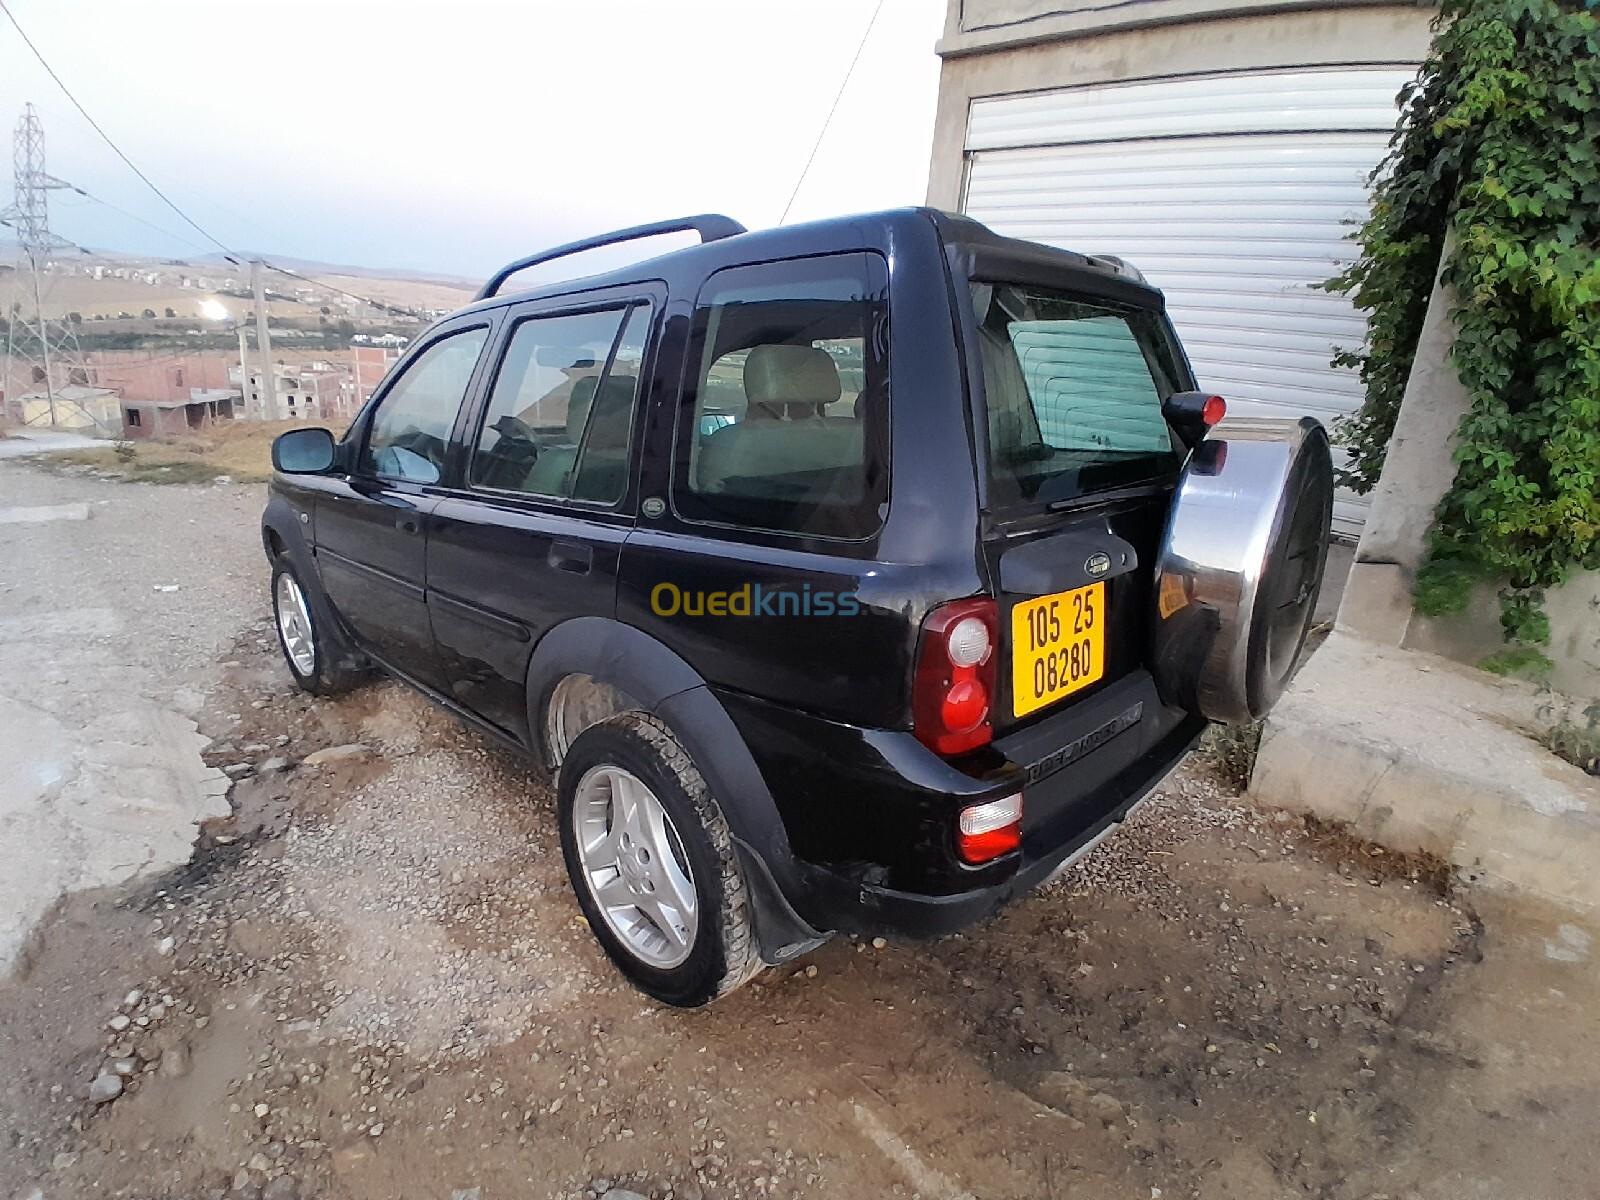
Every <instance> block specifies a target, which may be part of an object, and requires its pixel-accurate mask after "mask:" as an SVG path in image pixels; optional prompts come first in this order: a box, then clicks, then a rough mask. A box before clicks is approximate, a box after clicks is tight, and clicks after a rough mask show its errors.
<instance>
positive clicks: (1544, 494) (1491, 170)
mask: <svg viewBox="0 0 1600 1200" xmlns="http://www.w3.org/2000/svg"><path fill="white" fill-rule="evenodd" d="M1402 103H1403V105H1404V115H1403V117H1402V118H1401V121H1400V124H1399V127H1398V128H1397V130H1396V132H1395V137H1394V139H1393V141H1392V143H1391V148H1390V153H1389V155H1388V157H1387V158H1386V159H1385V161H1384V163H1383V165H1382V166H1381V167H1380V168H1379V172H1378V175H1377V182H1376V183H1375V187H1374V195H1373V206H1372V213H1371V217H1370V219H1369V220H1368V221H1367V223H1366V224H1365V225H1364V226H1363V227H1362V229H1361V231H1360V233H1359V234H1358V235H1357V240H1358V241H1359V243H1360V246H1361V256H1360V258H1359V259H1358V260H1357V261H1356V263H1355V264H1354V265H1353V266H1351V267H1350V269H1349V270H1347V271H1345V272H1344V273H1343V274H1342V275H1339V276H1338V277H1337V278H1335V279H1333V280H1331V281H1329V283H1328V285H1327V286H1328V287H1329V288H1330V289H1332V290H1335V291H1340V292H1344V293H1346V294H1348V295H1349V296H1350V297H1351V298H1352V299H1353V300H1354V302H1355V303H1356V305H1357V306H1358V307H1360V308H1362V309H1365V310H1366V312H1367V313H1368V317H1369V322H1368V329H1369V332H1368V337H1367V341H1366V343H1365V345H1364V346H1363V347H1362V349H1361V350H1360V351H1359V352H1352V353H1344V354H1341V355H1339V357H1338V358H1336V359H1335V362H1336V363H1338V364H1340V365H1347V366H1353V367H1356V368H1357V369H1358V370H1359V372H1360V375H1361V380H1362V383H1363V384H1364V386H1365V389H1366V401H1365V403H1364V405H1363V407H1362V408H1361V410H1360V411H1359V412H1358V413H1357V414H1356V415H1354V416H1353V417H1351V418H1350V419H1349V420H1348V421H1347V422H1345V424H1344V425H1343V427H1342V434H1343V439H1344V440H1345V441H1346V442H1347V443H1348V444H1349V446H1350V448H1351V450H1352V453H1353V461H1352V463H1351V465H1350V466H1349V468H1348V469H1347V470H1346V472H1345V477H1344V482H1346V483H1348V484H1350V485H1351V486H1353V487H1354V488H1355V489H1356V490H1358V491H1368V490H1370V489H1371V488H1372V487H1373V486H1374V485H1375V484H1376V483H1377V480H1378V475H1379V473H1380V471H1381V470H1382V468H1383V460H1384V452H1385V449H1386V447H1387V446H1388V443H1389V438H1390V435H1391V434H1392V433H1393V432H1394V424H1395V418H1396V416H1397V415H1398V413H1399V409H1400V401H1401V398H1402V397H1403V395H1404V393H1405V386H1406V379H1407V376H1408V375H1409V374H1410V371H1411V363H1412V359H1413V357H1414V356H1415V352H1416V347H1417V339H1418V337H1419V335H1420V334H1421V331H1422V322H1423V318H1424V315H1425V313H1426V310H1427V300H1428V296H1429V294H1430V293H1431V291H1432V288H1433V280H1434V273H1435V271H1436V270H1437V269H1440V268H1441V261H1440V258H1441V254H1443V253H1445V251H1446V248H1447V247H1448V258H1447V259H1446V260H1445V261H1444V262H1443V263H1442V270H1443V275H1444V279H1445V280H1446V282H1448V283H1449V284H1450V285H1451V286H1452V287H1453V289H1454V294H1455V308H1454V310H1453V316H1454V319H1455V326H1456V337H1455V343H1454V348H1453V351H1452V361H1453V363H1454V366H1455V369H1456V372H1457V374H1458V375H1459V377H1460V379H1461V382H1462V384H1463V386H1464V387H1465V388H1466V391H1467V393H1468V395H1469V396H1470V400H1471V405H1470V409H1469V411H1468V412H1467V414H1466V415H1465V416H1464V417H1463V419H1462V421H1461V425H1460V428H1459V431H1458V444H1457V447H1456V452H1455V459H1456V464H1457V468H1456V475H1455V481H1454V484H1453V485H1452V487H1451V488H1450V490H1449V492H1448V493H1447V494H1446V496H1445V497H1444V499H1443V500H1442V501H1441V502H1440V504H1439V507H1438V510H1437V512H1436V514H1435V524H1434V527H1433V529H1432V531H1431V534H1430V540H1429V546H1430V555H1429V560H1428V562H1427V563H1426V565H1425V566H1424V568H1423V570H1422V572H1421V573H1420V575H1419V578H1418V582H1417V591H1416V601H1417V607H1418V609H1419V610H1420V611H1423V612H1428V613H1434V614H1437V613H1441V612H1449V611H1459V610H1460V609H1461V608H1463V607H1464V606H1465V605H1466V602H1467V598H1468V595H1469V593H1470V590H1471V587H1472V585H1473V584H1474V583H1475V582H1476V581H1477V580H1479V579H1485V578H1488V579H1499V580H1502V581H1503V582H1504V584H1505V586H1504V588H1503V590H1502V591H1501V593H1500V596H1501V624H1502V626H1503V628H1504V632H1505V636H1506V640H1507V641H1508V642H1510V643H1512V644H1513V646H1520V647H1524V648H1531V647H1536V646H1539V645H1542V644H1544V643H1547V642H1548V641H1549V624H1548V622H1547V621H1546V619H1545V616H1544V611H1543V598H1544V591H1545V589H1547V588H1549V587H1553V586H1555V585H1556V584H1559V583H1561V582H1562V581H1563V580H1564V579H1566V578H1567V576H1568V575H1569V574H1570V573H1571V572H1572V571H1573V570H1574V569H1579V568H1594V567H1600V19H1597V15H1596V9H1595V3H1594V0H1591V3H1590V4H1588V5H1583V4H1578V3H1574V2H1573V0H1444V3H1443V4H1442V6H1441V9H1440V13H1439V18H1438V23H1437V26H1436V36H1435V39H1434V44H1433V48H1432V51H1431V52H1430V56H1429V58H1428V60H1427V62H1426V63H1424V64H1423V67H1422V70H1421V72H1420V73H1419V74H1418V77H1417V79H1416V81H1415V82H1414V83H1413V84H1412V85H1411V86H1410V87H1409V88H1408V89H1407V91H1406V92H1405V93H1404V94H1403V95H1402ZM1447 235H1450V236H1448V237H1447ZM1535 657H1538V656H1537V655H1535Z"/></svg>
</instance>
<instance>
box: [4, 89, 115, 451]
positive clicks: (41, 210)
mask: <svg viewBox="0 0 1600 1200" xmlns="http://www.w3.org/2000/svg"><path fill="white" fill-rule="evenodd" d="M11 169H12V174H13V176H14V179H15V188H16V193H15V195H16V199H15V201H14V202H13V203H12V204H11V206H10V207H9V208H7V209H6V210H5V211H4V212H0V222H4V223H5V224H6V225H9V226H10V227H11V228H12V229H13V230H14V231H15V232H16V236H17V244H18V246H19V247H20V249H21V251H22V257H21V259H20V260H19V261H18V264H17V269H16V271H15V272H14V273H13V287H12V292H11V297H10V301H9V303H8V304H7V306H6V311H5V316H6V318H7V320H8V322H9V324H8V326H7V329H6V372H5V383H6V385H7V386H6V395H7V398H8V399H9V398H10V396H11V394H12V393H11V391H10V388H11V385H12V383H13V381H16V380H19V379H20V380H21V382H22V385H23V387H24V388H25V389H26V390H27V391H30V392H31V391H33V390H35V389H38V388H42V390H43V391H44V394H45V398H46V400H47V401H48V406H49V411H50V424H51V425H55V424H57V423H58V421H59V420H60V415H61V414H60V411H59V409H60V407H61V406H63V405H69V404H70V405H73V406H74V407H78V408H80V409H82V410H83V412H84V413H85V415H88V416H89V417H90V418H91V420H93V419H94V418H93V414H92V413H90V412H89V410H88V409H87V408H84V407H83V406H82V405H81V404H76V403H75V402H73V401H71V400H69V399H68V398H67V397H65V396H63V395H61V384H62V382H65V383H67V384H74V383H87V382H88V372H87V371H86V370H85V369H84V364H83V349H82V347H80V346H79V345H78V335H77V334H76V333H75V332H74V331H73V328H72V326H71V324H70V323H69V322H67V321H62V320H56V319H53V318H50V317H47V316H45V312H44V293H45V291H46V287H47V285H46V281H45V280H44V278H43V276H44V273H45V267H46V265H47V264H48V263H49V261H50V256H51V254H52V253H53V252H54V251H57V250H65V249H68V248H70V247H72V245H73V244H72V243H71V242H69V241H67V240H66V239H65V238H61V237H57V236H56V235H55V234H53V233H51V232H50V211H49V203H48V197H49V193H50V192H52V191H55V190H58V189H61V188H67V189H70V188H71V187H72V185H71V184H70V183H67V182H65V181H64V180H60V179H57V178H56V177H55V176H53V175H51V174H49V173H48V172H47V171H46V170H45V169H44V126H43V125H42V124H40V122H39V114H38V113H37V112H35V111H34V108H33V105H32V104H26V105H24V106H23V109H22V116H21V118H19V119H18V121H17V129H16V133H15V135H14V136H13V138H12V143H11Z"/></svg>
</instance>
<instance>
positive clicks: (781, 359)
mask: <svg viewBox="0 0 1600 1200" xmlns="http://www.w3.org/2000/svg"><path fill="white" fill-rule="evenodd" d="M744 394H745V399H746V400H747V401H748V402H749V404H750V406H751V414H750V415H751V416H756V415H758V414H761V415H767V416H778V415H783V416H788V417H791V418H793V417H801V416H813V415H816V414H817V413H820V412H821V407H820V406H822V405H824V404H832V403H833V402H834V401H835V400H837V399H838V398H839V368H838V367H836V366H835V365H834V362H833V359H832V358H830V357H829V356H828V352H827V351H826V350H819V349H818V348H817V347H815V346H773V345H764V346H755V347H752V348H751V350H750V353H749V354H748V355H746V356H745V360H744ZM763 410H765V411H764V412H763Z"/></svg>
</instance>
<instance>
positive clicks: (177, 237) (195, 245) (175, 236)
mask: <svg viewBox="0 0 1600 1200" xmlns="http://www.w3.org/2000/svg"><path fill="white" fill-rule="evenodd" d="M71 187H72V190H73V191H74V192H76V193H77V194H78V195H80V196H82V197H83V198H84V199H86V200H92V201H94V203H96V204H99V205H101V206H102V207H105V208H109V209H110V210H111V211H112V212H114V213H120V214H121V215H122V216H124V217H127V218H128V220H130V221H137V222H139V224H141V225H143V226H144V227H145V228H146V229H154V230H155V231H156V232H157V233H159V234H162V235H163V236H165V237H169V238H171V239H172V240H173V241H175V242H182V243H183V244H184V245H185V246H188V247H189V248H190V249H191V250H201V251H204V252H205V253H207V254H209V253H211V251H210V250H209V249H208V248H207V247H205V246H202V245H201V244H200V243H199V242H193V241H190V240H189V239H188V238H186V237H184V236H183V235H182V234H179V233H173V232H172V230H170V229H163V228H162V227H161V226H160V225H157V224H156V223H155V222H154V221H147V220H145V219H144V218H143V217H141V216H140V215H139V214H138V213H131V212H129V211H128V210H127V209H125V208H122V207H120V206H118V205H115V204H113V203H111V201H109V200H102V199H100V197H99V196H96V195H94V194H93V193H92V192H87V191H85V190H84V189H83V188H81V187H79V186H78V185H77V184H75V183H74V184H72V185H71Z"/></svg>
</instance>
